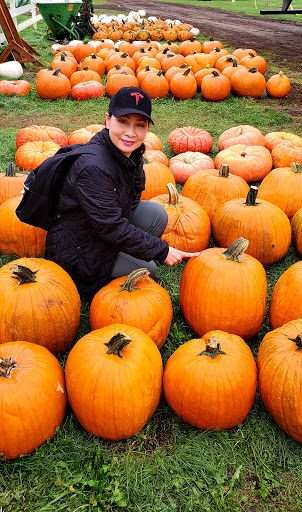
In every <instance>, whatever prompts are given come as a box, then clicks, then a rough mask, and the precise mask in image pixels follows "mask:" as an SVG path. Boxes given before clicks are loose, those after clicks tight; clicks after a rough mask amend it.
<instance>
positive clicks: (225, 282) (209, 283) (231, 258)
mask: <svg viewBox="0 0 302 512" xmlns="http://www.w3.org/2000/svg"><path fill="white" fill-rule="evenodd" d="M247 246H248V240H245V239H244V238H239V239H238V240H236V241H235V242H234V243H233V244H232V245H231V246H230V247H229V248H228V249H221V248H218V247H214V248H211V249H206V250H205V251H202V252H201V253H200V255H199V256H197V257H196V258H191V259H190V260H189V261H188V262H187V263H186V266H185V268H184V271H183V273H182V276H181V281H180V294H179V300H180V306H181V310H182V312H183V315H184V317H185V319H186V322H187V323H188V324H189V326H190V327H191V329H193V331H194V332H196V333H197V334H198V335H199V336H204V334H205V333H206V332H208V331H209V330H211V329H221V330H224V331H226V332H229V333H231V334H237V335H238V336H241V337H242V338H243V339H244V340H248V339H250V338H253V337H254V336H256V334H258V333H259V331H260V329H261V326H262V322H263V318H264V313H265V305H266V296H267V281H266V275H265V270H264V268H263V266H262V265H261V263H260V262H259V261H258V260H256V259H255V258H253V257H252V256H249V255H248V254H244V251H245V249H246V248H247ZM217 304H219V307H217Z"/></svg>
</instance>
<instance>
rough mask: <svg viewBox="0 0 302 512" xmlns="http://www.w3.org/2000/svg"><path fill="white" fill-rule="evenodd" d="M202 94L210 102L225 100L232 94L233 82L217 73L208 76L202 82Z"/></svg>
mask: <svg viewBox="0 0 302 512" xmlns="http://www.w3.org/2000/svg"><path fill="white" fill-rule="evenodd" d="M200 89H201V94H202V96H203V97H204V98H205V99H206V100H209V101H221V100H225V99H226V98H227V97H228V95H229V94H230V92H231V82H230V80H229V79H228V78H227V77H226V76H224V75H220V74H219V73H218V72H217V71H212V72H211V73H210V74H208V75H206V76H205V77H204V78H203V80H202V82H201V86H200Z"/></svg>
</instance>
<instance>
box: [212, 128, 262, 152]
mask: <svg viewBox="0 0 302 512" xmlns="http://www.w3.org/2000/svg"><path fill="white" fill-rule="evenodd" d="M236 144H246V145H247V146H265V139H264V135H262V133H261V131H260V130H258V128H255V127H254V126H250V125H248V124H242V125H239V126H233V127H232V128H229V129H228V130H225V131H224V132H223V133H222V134H221V135H220V137H219V139H218V149H219V151H222V150H223V149H225V148H228V147H229V146H234V145H236Z"/></svg>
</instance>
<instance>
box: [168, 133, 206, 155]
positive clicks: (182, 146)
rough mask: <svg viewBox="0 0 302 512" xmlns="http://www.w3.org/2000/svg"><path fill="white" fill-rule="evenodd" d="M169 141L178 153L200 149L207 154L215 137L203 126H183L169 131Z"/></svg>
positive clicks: (199, 150) (173, 149)
mask: <svg viewBox="0 0 302 512" xmlns="http://www.w3.org/2000/svg"><path fill="white" fill-rule="evenodd" d="M168 143H169V146H170V148H171V149H172V151H173V152H174V153H176V154H177V155H178V154H179V153H185V152H186V151H198V152H200V153H205V154H207V153H209V152H210V151H211V149H212V147H213V137H212V135H211V134H210V133H209V132H207V131H205V130H202V129H201V128H195V127H193V126H184V127H183V128H175V130H173V131H172V132H171V133H169V135H168Z"/></svg>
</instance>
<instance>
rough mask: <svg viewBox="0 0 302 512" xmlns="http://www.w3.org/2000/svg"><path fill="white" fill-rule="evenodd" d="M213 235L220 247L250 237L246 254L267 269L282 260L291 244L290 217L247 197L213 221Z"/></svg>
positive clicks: (219, 212)
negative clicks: (239, 238) (250, 201)
mask: <svg viewBox="0 0 302 512" xmlns="http://www.w3.org/2000/svg"><path fill="white" fill-rule="evenodd" d="M212 235H213V238H214V240H215V245H217V246H218V247H229V246H230V245H231V244H232V243H233V242H234V241H235V240H237V238H238V237H239V236H243V237H244V238H247V239H248V240H249V246H248V248H247V249H246V254H250V255H251V256H253V257H254V258H256V259H257V260H258V261H260V263H262V265H264V266H266V265H272V264H273V263H276V262H277V261H279V260H280V259H281V258H283V256H285V254H286V253H287V251H288V248H289V246H290V243H291V227H290V222H289V220H288V218H287V216H286V215H285V213H284V212H283V211H282V210H281V209H280V208H278V206H275V205H274V204H271V203H269V202H268V201H265V200H264V199H257V200H256V204H255V205H254V206H248V205H247V204H246V200H245V199H244V198H241V199H232V200H231V201H227V202H226V203H225V204H224V205H222V206H221V207H220V208H219V209H218V210H217V211H216V213H215V215H214V217H213V219H212Z"/></svg>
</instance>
